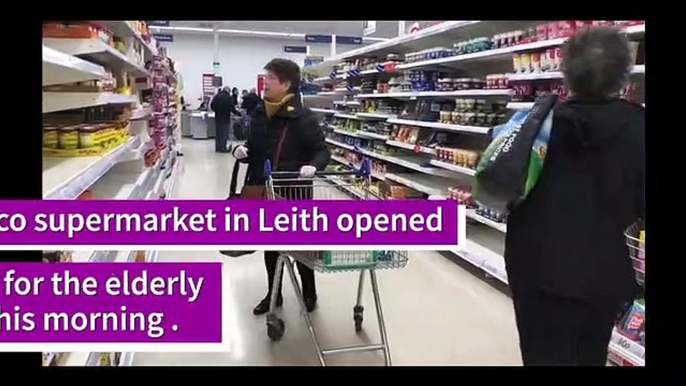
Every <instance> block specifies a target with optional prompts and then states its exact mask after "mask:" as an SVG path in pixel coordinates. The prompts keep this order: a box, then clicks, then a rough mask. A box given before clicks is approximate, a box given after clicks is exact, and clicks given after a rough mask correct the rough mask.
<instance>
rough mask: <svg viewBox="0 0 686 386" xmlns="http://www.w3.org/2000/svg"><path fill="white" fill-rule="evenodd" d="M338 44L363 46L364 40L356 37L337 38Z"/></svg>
mask: <svg viewBox="0 0 686 386" xmlns="http://www.w3.org/2000/svg"><path fill="white" fill-rule="evenodd" d="M336 43H337V44H356V45H360V44H362V38H361V37H356V36H336Z"/></svg>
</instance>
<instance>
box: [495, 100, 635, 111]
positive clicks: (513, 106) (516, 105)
mask: <svg viewBox="0 0 686 386" xmlns="http://www.w3.org/2000/svg"><path fill="white" fill-rule="evenodd" d="M641 105H642V106H643V107H646V104H645V103H641ZM532 107H534V102H510V103H508V104H507V108H508V109H510V110H529V109H531V108H532Z"/></svg>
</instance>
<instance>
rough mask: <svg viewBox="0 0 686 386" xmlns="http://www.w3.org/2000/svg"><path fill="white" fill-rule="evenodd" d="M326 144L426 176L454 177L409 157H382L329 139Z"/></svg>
mask: <svg viewBox="0 0 686 386" xmlns="http://www.w3.org/2000/svg"><path fill="white" fill-rule="evenodd" d="M326 142H328V143H330V144H332V145H334V146H338V147H340V148H343V149H348V150H351V151H354V152H357V153H360V154H363V155H366V156H368V157H372V158H376V159H378V160H381V161H386V162H390V163H393V164H396V165H399V166H402V167H404V168H407V169H411V170H414V171H418V172H421V173H424V174H428V175H432V176H439V177H447V178H452V177H454V176H453V175H452V173H450V172H447V171H444V170H441V169H437V168H433V167H426V166H422V165H421V164H420V163H419V161H418V160H417V159H415V158H409V157H407V158H405V157H397V156H389V155H383V154H379V153H376V152H373V151H369V150H365V149H358V148H355V147H354V146H351V145H347V144H345V143H341V142H338V141H334V140H332V139H329V138H327V139H326Z"/></svg>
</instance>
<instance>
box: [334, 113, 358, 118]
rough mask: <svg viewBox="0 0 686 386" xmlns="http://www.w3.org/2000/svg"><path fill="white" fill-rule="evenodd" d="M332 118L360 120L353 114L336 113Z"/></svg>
mask: <svg viewBox="0 0 686 386" xmlns="http://www.w3.org/2000/svg"><path fill="white" fill-rule="evenodd" d="M334 118H343V119H360V118H358V117H357V115H354V114H345V113H336V114H334Z"/></svg>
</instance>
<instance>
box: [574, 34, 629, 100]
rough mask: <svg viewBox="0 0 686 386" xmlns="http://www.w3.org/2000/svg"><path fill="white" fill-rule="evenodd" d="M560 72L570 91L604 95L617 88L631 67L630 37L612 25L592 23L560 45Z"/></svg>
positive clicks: (589, 94) (579, 93)
mask: <svg viewBox="0 0 686 386" xmlns="http://www.w3.org/2000/svg"><path fill="white" fill-rule="evenodd" d="M562 50H563V58H562V72H563V73H564V79H565V82H566V83H567V86H568V87H569V89H570V91H571V92H572V93H573V94H574V95H577V96H580V97H591V98H593V97H606V96H609V95H612V94H613V93H616V92H617V91H619V90H620V89H621V88H622V87H624V85H625V84H626V82H627V80H628V79H629V73H630V71H631V68H632V67H633V63H631V49H630V47H629V40H628V39H627V38H626V36H625V35H624V34H623V33H622V32H621V31H620V30H619V29H618V28H614V27H593V28H589V29H587V30H583V31H580V32H578V33H577V34H575V35H574V36H572V37H571V38H569V40H567V43H566V44H565V45H564V46H563V47H562Z"/></svg>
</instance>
